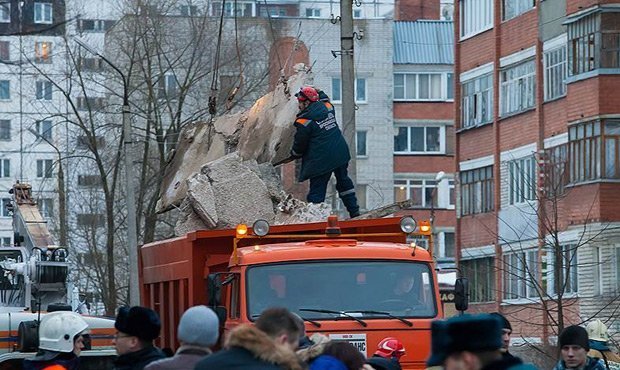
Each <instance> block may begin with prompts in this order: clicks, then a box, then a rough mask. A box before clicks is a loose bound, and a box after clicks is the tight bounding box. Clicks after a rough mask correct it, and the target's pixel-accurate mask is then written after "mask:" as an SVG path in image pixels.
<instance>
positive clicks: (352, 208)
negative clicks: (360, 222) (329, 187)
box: [340, 191, 360, 218]
mask: <svg viewBox="0 0 620 370" xmlns="http://www.w3.org/2000/svg"><path fill="white" fill-rule="evenodd" d="M340 199H342V203H343V204H344V206H345V207H346V208H347V211H349V216H350V217H351V218H353V217H357V216H359V215H360V207H359V205H358V204H357V197H356V196H355V191H354V192H351V193H348V194H346V195H341V196H340Z"/></svg>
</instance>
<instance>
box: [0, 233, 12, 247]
mask: <svg viewBox="0 0 620 370" xmlns="http://www.w3.org/2000/svg"><path fill="white" fill-rule="evenodd" d="M12 245H13V243H11V237H10V236H9V237H2V238H0V246H2V247H10V246H12Z"/></svg>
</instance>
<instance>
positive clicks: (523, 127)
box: [499, 110, 538, 151]
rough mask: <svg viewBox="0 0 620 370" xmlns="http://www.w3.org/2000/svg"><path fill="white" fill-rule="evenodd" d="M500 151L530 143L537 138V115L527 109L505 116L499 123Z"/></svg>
mask: <svg viewBox="0 0 620 370" xmlns="http://www.w3.org/2000/svg"><path fill="white" fill-rule="evenodd" d="M499 135H500V151H504V150H509V149H514V148H518V147H520V146H523V145H526V144H531V143H534V142H536V140H537V139H538V116H537V114H536V111H533V110H532V111H529V112H526V113H522V114H519V115H516V116H514V117H510V118H506V119H503V120H501V121H500V123H499Z"/></svg>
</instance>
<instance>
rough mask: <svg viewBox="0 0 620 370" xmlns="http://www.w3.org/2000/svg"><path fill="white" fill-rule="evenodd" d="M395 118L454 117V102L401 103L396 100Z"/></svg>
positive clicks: (449, 118)
mask: <svg viewBox="0 0 620 370" xmlns="http://www.w3.org/2000/svg"><path fill="white" fill-rule="evenodd" d="M394 118H395V119H445V120H451V119H454V103H452V102H434V103H401V102H394Z"/></svg>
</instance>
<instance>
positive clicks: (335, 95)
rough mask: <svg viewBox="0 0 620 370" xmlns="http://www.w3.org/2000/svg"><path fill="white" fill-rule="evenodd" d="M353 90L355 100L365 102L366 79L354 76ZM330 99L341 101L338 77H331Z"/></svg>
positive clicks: (340, 85) (340, 87)
mask: <svg viewBox="0 0 620 370" xmlns="http://www.w3.org/2000/svg"><path fill="white" fill-rule="evenodd" d="M354 90H355V102H356V103H365V102H366V79H365V78H356V79H355V86H354ZM331 100H332V102H340V101H342V82H341V80H340V78H339V77H335V78H332V96H331Z"/></svg>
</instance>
